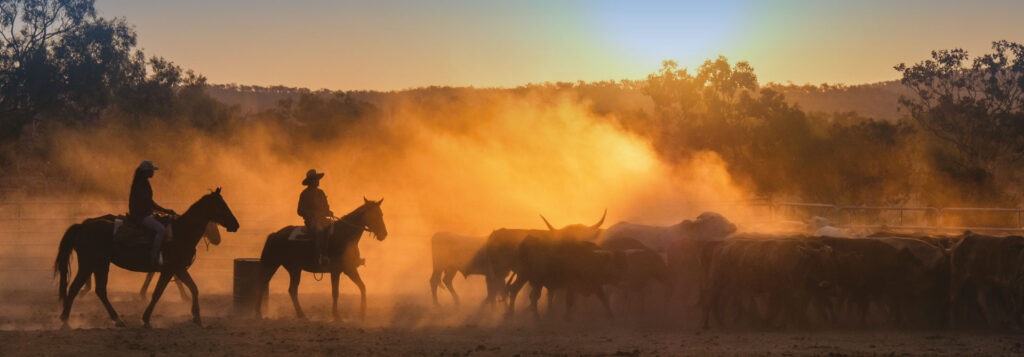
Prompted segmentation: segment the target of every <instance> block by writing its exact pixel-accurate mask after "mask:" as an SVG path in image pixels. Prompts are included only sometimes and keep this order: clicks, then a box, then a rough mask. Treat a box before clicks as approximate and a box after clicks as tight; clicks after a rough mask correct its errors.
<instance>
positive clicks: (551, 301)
mask: <svg viewBox="0 0 1024 357" xmlns="http://www.w3.org/2000/svg"><path fill="white" fill-rule="evenodd" d="M537 294H538V295H540V289H537ZM547 308H548V311H547V312H546V313H545V316H547V317H548V318H551V316H552V315H553V314H554V313H555V291H554V290H551V288H548V307H547Z"/></svg>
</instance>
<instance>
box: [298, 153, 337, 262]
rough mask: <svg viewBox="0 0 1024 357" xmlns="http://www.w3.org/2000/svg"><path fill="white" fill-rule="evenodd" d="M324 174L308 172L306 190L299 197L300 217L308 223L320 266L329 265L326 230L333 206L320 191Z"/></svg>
mask: <svg viewBox="0 0 1024 357" xmlns="http://www.w3.org/2000/svg"><path fill="white" fill-rule="evenodd" d="M323 177H324V173H322V172H321V173H317V172H316V170H315V169H310V170H309V171H307V172H306V179H305V180H302V184H303V185H306V189H305V190H302V194H300V195H299V208H298V213H299V216H301V217H302V220H303V221H305V223H306V230H307V231H308V232H309V233H310V234H312V235H313V245H314V247H315V248H316V255H317V262H318V264H320V265H323V264H327V262H328V258H327V255H326V254H325V253H324V241H325V240H326V239H327V237H326V235H327V234H326V232H325V230H326V228H327V227H328V225H330V223H331V217H333V216H334V212H331V206H330V205H329V204H327V194H325V193H324V191H323V190H321V189H320V179H321V178H323Z"/></svg>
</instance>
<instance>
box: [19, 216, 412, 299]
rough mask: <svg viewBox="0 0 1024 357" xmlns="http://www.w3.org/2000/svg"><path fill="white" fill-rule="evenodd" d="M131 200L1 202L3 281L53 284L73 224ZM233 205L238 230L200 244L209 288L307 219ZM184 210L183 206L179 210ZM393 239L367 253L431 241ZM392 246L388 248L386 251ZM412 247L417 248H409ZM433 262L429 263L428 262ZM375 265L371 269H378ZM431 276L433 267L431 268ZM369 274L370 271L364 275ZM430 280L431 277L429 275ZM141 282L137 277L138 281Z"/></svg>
mask: <svg viewBox="0 0 1024 357" xmlns="http://www.w3.org/2000/svg"><path fill="white" fill-rule="evenodd" d="M162 204H164V205H165V206H167V207H175V208H183V207H188V205H189V204H190V203H187V202H162ZM127 207H128V203H127V201H21V202H9V201H8V202H0V281H2V283H3V284H0V285H3V286H0V288H3V289H42V288H50V286H49V285H51V284H50V283H51V280H52V271H53V261H54V258H55V257H56V253H57V246H58V243H59V241H60V239H61V237H62V235H63V234H64V230H66V229H67V228H68V227H69V226H71V225H72V224H74V223H77V222H81V221H82V220H84V219H86V218H91V217H97V216H102V215H105V214H109V213H120V212H124V211H125V210H126V208H127ZM231 209H232V212H233V213H234V214H235V216H236V217H237V218H238V220H239V222H241V223H242V225H241V227H240V229H239V230H238V232H235V233H230V234H226V235H223V240H222V242H221V244H220V245H218V246H217V247H210V249H209V250H206V249H204V247H203V245H202V244H200V246H199V253H198V255H199V259H197V260H196V263H195V264H194V265H193V269H195V270H198V271H201V272H202V275H199V274H194V278H195V279H196V280H197V281H205V283H203V286H204V289H206V288H208V287H213V288H214V290H215V291H217V290H224V291H230V285H229V284H228V285H225V283H224V282H230V281H231V277H230V275H231V270H232V263H233V260H234V259H235V258H241V257H259V255H260V252H261V251H262V249H263V243H264V241H265V240H266V237H267V234H269V233H271V232H274V231H277V230H278V229H280V228H281V227H284V226H286V225H290V224H293V225H294V224H301V219H300V218H299V217H297V216H295V211H294V207H276V206H268V205H266V204H262V203H245V202H241V203H239V202H231ZM179 211H183V209H181V210H179ZM387 217H388V219H389V221H390V220H398V221H402V220H403V219H405V218H407V217H401V216H396V215H394V214H389V215H388V216H387ZM389 232H390V234H389V237H397V239H396V238H388V239H389V244H387V245H386V246H385V245H382V244H372V243H370V244H361V245H360V248H361V250H362V253H363V256H364V258H367V261H369V262H380V261H385V259H383V257H384V256H386V255H387V254H400V255H401V256H421V255H422V256H423V257H426V258H424V259H426V260H429V252H419V251H418V250H422V249H424V247H426V246H427V245H426V243H425V242H429V234H428V233H427V232H418V231H409V230H407V229H403V227H401V226H397V227H389ZM385 250H386V251H385ZM409 250H417V251H416V252H409ZM427 266H428V267H429V265H427ZM373 268H378V267H376V266H375V267H372V268H369V269H370V270H373ZM111 273H112V274H120V275H121V277H119V278H117V279H112V280H111V281H115V280H117V281H125V280H127V281H128V282H129V283H128V284H129V285H132V284H136V283H141V279H142V277H143V275H141V274H136V273H128V272H124V271H121V270H120V269H112V270H111ZM426 274H427V275H429V271H428V272H427V273H426ZM364 277H365V276H364ZM424 279H426V278H425V277H424ZM136 281H137V282H136Z"/></svg>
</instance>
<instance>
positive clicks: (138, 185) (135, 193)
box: [128, 160, 177, 265]
mask: <svg viewBox="0 0 1024 357" xmlns="http://www.w3.org/2000/svg"><path fill="white" fill-rule="evenodd" d="M157 169H158V168H157V167H156V166H154V165H153V162H152V161H149V160H145V161H142V163H140V164H139V167H138V168H136V169H135V178H134V179H133V180H132V192H131V194H130V195H129V197H128V218H131V219H132V220H133V221H135V223H137V224H139V225H141V226H143V227H145V228H146V229H148V230H150V231H153V232H155V233H156V235H154V236H153V248H152V251H151V254H152V259H153V264H154V265H160V264H163V262H162V261H161V259H160V258H161V257H160V246H161V245H162V244H161V243H163V240H164V234H165V233H166V232H165V231H164V225H163V224H162V223H160V221H158V220H157V219H156V217H154V216H153V211H157V212H162V213H166V214H169V215H172V216H176V215H177V213H175V212H174V211H173V210H170V209H166V208H163V207H160V205H158V204H156V202H154V201H153V187H152V186H150V185H149V178H150V177H153V173H154V171H156V170H157Z"/></svg>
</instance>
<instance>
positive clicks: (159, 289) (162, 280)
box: [142, 272, 174, 328]
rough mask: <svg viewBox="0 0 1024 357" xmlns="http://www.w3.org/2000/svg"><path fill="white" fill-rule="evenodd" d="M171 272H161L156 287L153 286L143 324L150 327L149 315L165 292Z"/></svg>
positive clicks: (143, 314) (143, 315)
mask: <svg viewBox="0 0 1024 357" xmlns="http://www.w3.org/2000/svg"><path fill="white" fill-rule="evenodd" d="M172 275H174V274H171V273H169V272H160V277H159V278H157V280H156V287H155V288H153V298H151V299H150V301H149V306H147V307H146V311H145V312H143V313H142V326H143V327H147V328H148V327H150V325H149V317H150V316H152V315H153V309H154V308H156V303H157V301H160V296H161V295H163V294H164V289H166V288H167V283H169V282H170V281H171V276H172Z"/></svg>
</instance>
